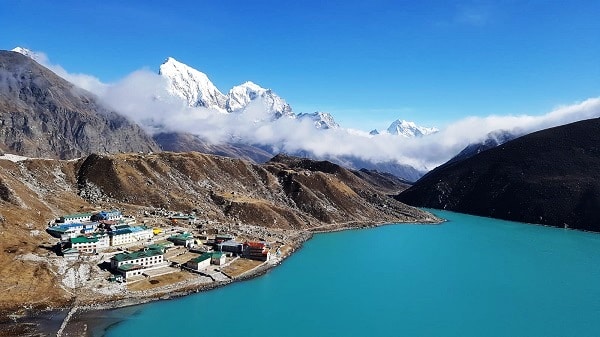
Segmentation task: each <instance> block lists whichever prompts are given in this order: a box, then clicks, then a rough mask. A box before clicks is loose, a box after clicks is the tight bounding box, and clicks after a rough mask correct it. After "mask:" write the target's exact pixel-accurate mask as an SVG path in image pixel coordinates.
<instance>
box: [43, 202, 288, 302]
mask: <svg viewBox="0 0 600 337" xmlns="http://www.w3.org/2000/svg"><path fill="white" fill-rule="evenodd" d="M46 231H47V232H48V233H49V234H50V235H51V236H52V237H54V238H56V239H57V240H56V245H55V252H56V253H57V255H59V256H61V257H62V259H63V260H64V263H67V264H74V263H78V262H79V263H81V262H82V261H87V262H90V261H91V262H92V263H91V264H92V266H91V267H92V268H94V266H93V264H96V267H97V268H99V269H100V270H101V271H103V273H100V275H102V277H101V278H102V279H96V280H89V281H91V282H93V283H94V284H96V285H97V287H102V286H103V284H104V285H106V284H109V283H122V284H125V285H126V286H127V289H129V290H136V289H139V290H148V289H150V288H152V286H153V285H154V286H155V287H160V286H164V285H168V284H169V283H173V282H175V281H180V280H189V279H192V278H195V279H202V280H203V281H202V282H203V283H211V282H227V281H229V280H234V279H236V278H239V277H243V276H245V275H248V274H249V273H252V271H254V270H256V269H258V268H260V267H261V266H265V265H266V264H271V265H273V264H277V263H278V262H279V261H280V260H281V259H282V258H283V257H284V256H285V255H288V254H289V253H290V251H291V249H292V247H291V246H289V245H286V244H285V241H286V240H287V238H288V236H289V235H290V233H286V230H282V229H275V230H267V229H265V228H264V227H258V226H251V225H238V226H232V225H225V224H220V223H214V222H211V221H199V220H198V219H197V217H196V215H195V214H193V213H191V214H190V213H177V212H167V211H164V210H161V211H152V212H148V211H146V212H144V213H143V214H141V215H140V216H138V218H136V217H134V216H131V215H124V214H123V213H121V211H119V210H100V211H97V212H85V213H75V214H67V215H63V216H61V217H60V218H57V219H54V220H52V221H50V222H49V223H48V228H47V229H46ZM292 234H293V233H292ZM88 264H89V263H88ZM142 281H143V282H142ZM136 283H140V284H142V283H143V284H145V285H146V286H137V287H136V286H135V284H136Z"/></svg>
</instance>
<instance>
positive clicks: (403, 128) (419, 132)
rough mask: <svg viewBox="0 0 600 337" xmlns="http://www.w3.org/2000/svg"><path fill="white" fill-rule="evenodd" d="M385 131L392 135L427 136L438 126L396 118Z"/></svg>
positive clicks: (407, 136) (435, 130)
mask: <svg viewBox="0 0 600 337" xmlns="http://www.w3.org/2000/svg"><path fill="white" fill-rule="evenodd" d="M387 131H388V132H389V133H390V134H392V135H399V136H403V137H406V138H414V137H422V136H427V135H430V134H432V133H436V132H438V131H440V130H439V129H438V128H426V127H422V126H418V125H417V124H415V123H414V122H409V121H405V120H404V119H397V120H395V121H394V122H393V123H392V124H391V125H390V127H389V128H388V129H387Z"/></svg>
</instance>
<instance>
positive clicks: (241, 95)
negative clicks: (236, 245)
mask: <svg viewBox="0 0 600 337" xmlns="http://www.w3.org/2000/svg"><path fill="white" fill-rule="evenodd" d="M159 74H160V75H161V76H163V77H164V78H165V79H166V80H167V83H168V92H169V93H170V94H171V95H172V96H174V97H178V98H180V99H182V100H183V101H184V102H185V103H186V104H187V105H188V106H190V107H204V108H209V109H212V110H214V111H215V112H219V113H236V112H239V113H244V111H245V109H246V108H248V107H249V106H250V105H251V103H256V102H259V103H261V107H262V108H263V109H264V110H265V111H266V112H267V115H268V116H271V117H270V118H271V120H277V119H279V118H282V117H285V118H290V119H295V120H298V121H299V122H302V121H306V120H308V121H309V122H311V123H312V124H313V125H314V127H315V128H316V129H321V130H331V129H341V128H342V127H341V126H340V125H339V124H338V123H337V122H336V121H335V119H334V118H333V116H332V115H331V114H329V113H327V112H313V113H299V114H295V113H294V112H293V110H292V108H291V107H290V105H289V104H287V103H286V102H285V100H284V99H283V98H281V97H279V96H278V95H277V94H275V93H274V92H273V91H272V90H271V89H265V88H263V87H261V86H259V85H257V84H255V83H253V82H250V81H248V82H245V83H243V84H241V85H238V86H235V87H233V88H232V89H230V90H229V92H228V93H227V94H226V95H225V94H223V93H221V92H220V91H219V89H217V87H216V86H215V85H214V84H213V83H212V82H211V81H210V79H209V78H208V76H207V75H206V74H204V73H202V72H200V71H198V70H196V69H194V68H192V67H190V66H188V65H186V64H184V63H181V62H179V61H177V60H175V59H174V58H172V57H169V58H167V60H166V61H165V62H164V63H163V64H162V65H161V66H160V70H159ZM437 131H438V129H436V128H425V127H421V126H418V125H416V124H415V123H413V122H408V121H404V120H398V121H395V122H393V123H392V124H391V125H390V127H389V128H388V131H387V134H390V135H398V136H402V137H406V138H411V137H422V136H426V135H429V134H432V133H435V132H437ZM377 134H379V133H377ZM372 135H376V134H373V133H372ZM155 140H156V141H157V142H158V143H159V144H160V145H161V147H163V148H164V149H170V150H182V149H185V150H187V151H199V152H205V153H207V152H208V153H214V154H220V155H226V156H233V157H238V158H240V156H241V158H246V159H251V160H259V162H260V160H261V159H265V158H266V156H265V154H266V153H267V154H269V155H270V156H273V155H276V154H277V151H273V148H276V146H269V145H255V144H254V145H253V144H247V143H243V141H240V140H237V141H235V142H233V143H228V144H218V145H217V144H210V142H208V141H207V140H205V139H202V138H201V137H199V136H197V135H193V134H181V133H173V132H160V133H158V134H157V135H155ZM242 145H243V146H242ZM273 145H276V144H273ZM215 149H218V150H216V151H215ZM289 154H290V155H295V156H305V157H309V158H313V159H317V160H330V161H332V162H335V163H338V164H341V165H344V166H346V167H348V168H352V169H360V168H367V169H373V170H379V171H382V172H389V173H392V174H394V175H397V176H398V177H400V178H403V179H406V180H407V181H415V180H417V179H419V178H420V177H421V176H422V175H423V174H424V172H423V171H420V170H417V169H415V168H413V167H412V166H410V165H404V164H402V163H397V162H393V161H387V162H383V163H381V162H379V163H375V162H369V161H366V160H363V159H360V158H358V157H355V156H324V155H316V154H314V153H312V152H311V151H297V152H293V153H289ZM265 160H266V159H265Z"/></svg>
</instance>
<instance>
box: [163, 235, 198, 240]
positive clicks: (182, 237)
mask: <svg viewBox="0 0 600 337" xmlns="http://www.w3.org/2000/svg"><path fill="white" fill-rule="evenodd" d="M193 239H194V236H193V235H192V234H190V233H183V234H175V235H172V236H170V237H169V240H178V241H186V240H193Z"/></svg>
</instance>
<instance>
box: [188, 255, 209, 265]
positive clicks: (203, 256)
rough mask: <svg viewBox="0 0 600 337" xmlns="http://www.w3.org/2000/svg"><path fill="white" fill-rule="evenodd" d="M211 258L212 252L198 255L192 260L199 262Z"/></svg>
mask: <svg viewBox="0 0 600 337" xmlns="http://www.w3.org/2000/svg"><path fill="white" fill-rule="evenodd" d="M210 258H212V253H204V254H202V255H200V256H198V257H195V258H193V259H192V260H191V261H193V262H196V263H198V262H202V261H206V260H208V259H210Z"/></svg>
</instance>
